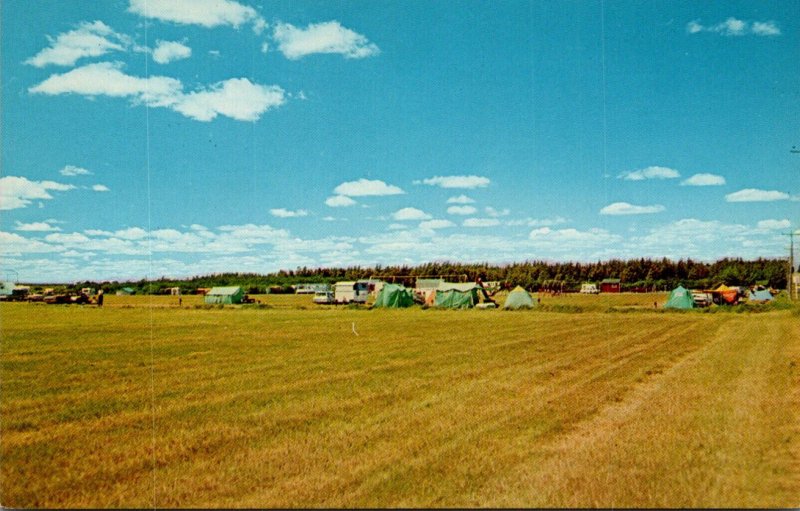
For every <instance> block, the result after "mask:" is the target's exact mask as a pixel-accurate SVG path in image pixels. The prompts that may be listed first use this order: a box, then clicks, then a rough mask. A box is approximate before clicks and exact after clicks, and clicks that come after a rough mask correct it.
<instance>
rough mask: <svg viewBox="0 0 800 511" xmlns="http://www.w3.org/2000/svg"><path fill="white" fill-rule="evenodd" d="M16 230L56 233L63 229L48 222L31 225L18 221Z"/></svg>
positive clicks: (32, 223)
mask: <svg viewBox="0 0 800 511" xmlns="http://www.w3.org/2000/svg"><path fill="white" fill-rule="evenodd" d="M15 230H17V231H25V232H56V231H60V230H61V228H59V227H56V226H54V225H50V224H49V223H48V222H31V223H29V224H24V223H22V222H19V221H18V222H17V226H16V227H15Z"/></svg>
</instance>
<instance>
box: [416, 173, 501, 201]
mask: <svg viewBox="0 0 800 511" xmlns="http://www.w3.org/2000/svg"><path fill="white" fill-rule="evenodd" d="M419 183H423V184H426V185H431V186H439V187H441V188H468V189H472V188H485V187H487V186H489V183H491V181H490V180H489V178H488V177H482V176H473V175H469V176H434V177H430V178H427V179H423V180H422V181H415V182H414V184H419ZM461 197H463V195H462V196H461Z"/></svg>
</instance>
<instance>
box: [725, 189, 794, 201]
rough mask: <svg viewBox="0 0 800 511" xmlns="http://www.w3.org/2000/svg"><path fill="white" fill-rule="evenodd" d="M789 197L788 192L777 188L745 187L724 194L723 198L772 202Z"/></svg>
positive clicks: (727, 199)
mask: <svg viewBox="0 0 800 511" xmlns="http://www.w3.org/2000/svg"><path fill="white" fill-rule="evenodd" d="M789 198H790V197H789V194H788V193H784V192H779V191H777V190H758V189H756V188H745V189H744V190H739V191H738V192H733V193H729V194H727V195H726V196H725V200H726V201H728V202H772V201H778V200H788V199H789Z"/></svg>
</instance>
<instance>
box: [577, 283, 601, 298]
mask: <svg viewBox="0 0 800 511" xmlns="http://www.w3.org/2000/svg"><path fill="white" fill-rule="evenodd" d="M599 292H600V290H599V289H597V286H596V285H594V284H592V283H590V282H587V283H584V284H581V293H583V294H587V295H596V294H597V293H599Z"/></svg>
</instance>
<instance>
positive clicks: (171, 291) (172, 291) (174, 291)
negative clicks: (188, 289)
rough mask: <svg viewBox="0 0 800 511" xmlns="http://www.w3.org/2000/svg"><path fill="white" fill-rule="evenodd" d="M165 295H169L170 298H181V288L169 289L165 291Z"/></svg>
mask: <svg viewBox="0 0 800 511" xmlns="http://www.w3.org/2000/svg"><path fill="white" fill-rule="evenodd" d="M164 292H165V293H167V294H169V295H170V296H180V295H181V288H179V287H168V288H166V289H165V290H164Z"/></svg>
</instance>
